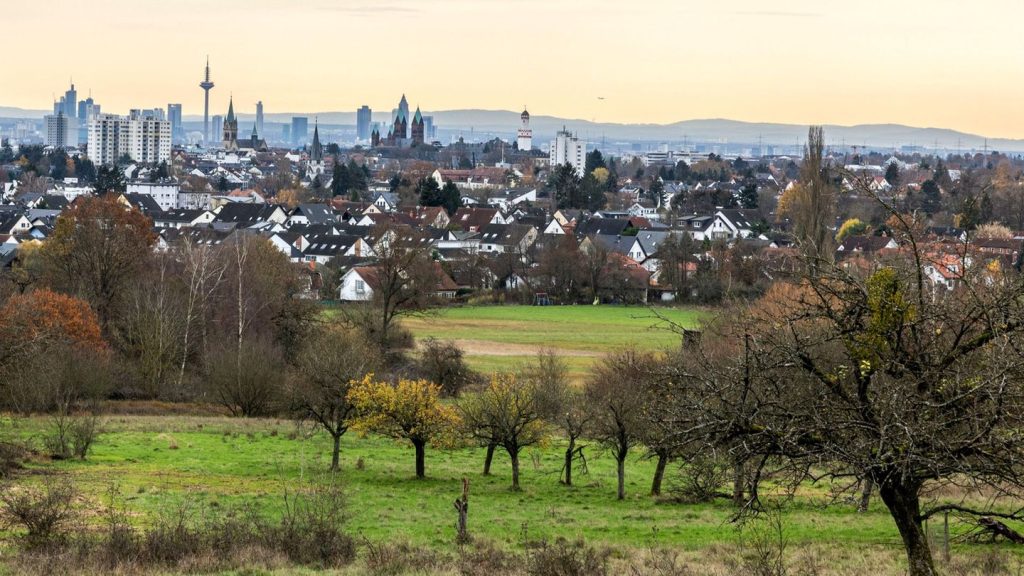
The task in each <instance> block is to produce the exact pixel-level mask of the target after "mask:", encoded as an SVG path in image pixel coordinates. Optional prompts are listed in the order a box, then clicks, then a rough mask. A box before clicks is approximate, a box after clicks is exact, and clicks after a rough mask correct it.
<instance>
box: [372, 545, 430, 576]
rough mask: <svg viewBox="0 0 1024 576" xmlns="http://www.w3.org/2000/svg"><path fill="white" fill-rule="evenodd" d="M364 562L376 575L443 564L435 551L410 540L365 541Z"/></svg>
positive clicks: (425, 569)
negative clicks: (416, 544)
mask: <svg viewBox="0 0 1024 576" xmlns="http://www.w3.org/2000/svg"><path fill="white" fill-rule="evenodd" d="M364 546H365V548H366V553H365V555H364V557H363V562H364V563H365V564H366V568H367V570H368V571H369V573H370V574H374V575H375V576H398V575H399V574H406V573H408V572H412V571H418V572H426V571H429V570H430V569H432V568H437V567H439V566H440V565H441V561H440V559H439V558H438V556H437V555H436V554H434V552H432V551H430V550H428V549H426V548H422V547H419V546H414V545H412V544H409V543H408V542H376V543H375V542H371V541H369V540H367V541H366V542H365V543H364Z"/></svg>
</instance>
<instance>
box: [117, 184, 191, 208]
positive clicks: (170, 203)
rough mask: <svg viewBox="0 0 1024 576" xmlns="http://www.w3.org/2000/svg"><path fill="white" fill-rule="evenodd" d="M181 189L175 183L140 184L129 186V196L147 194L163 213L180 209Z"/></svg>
mask: <svg viewBox="0 0 1024 576" xmlns="http://www.w3.org/2000/svg"><path fill="white" fill-rule="evenodd" d="M180 191H181V188H180V187H179V186H178V184H177V183H174V182H169V183H165V182H138V183H133V184H129V185H128V188H127V190H126V192H127V193H128V194H145V195H146V196H151V197H152V198H153V200H154V201H155V202H156V203H157V204H159V205H160V209H161V210H163V211H165V212H166V211H167V210H173V209H175V208H178V207H179V206H178V193H179V192H180Z"/></svg>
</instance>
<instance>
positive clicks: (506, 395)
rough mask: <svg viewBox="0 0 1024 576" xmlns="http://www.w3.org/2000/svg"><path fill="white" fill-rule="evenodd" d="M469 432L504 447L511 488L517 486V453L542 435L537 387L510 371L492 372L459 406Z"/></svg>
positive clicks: (541, 437) (540, 438) (535, 442)
mask: <svg viewBox="0 0 1024 576" xmlns="http://www.w3.org/2000/svg"><path fill="white" fill-rule="evenodd" d="M459 408H460V411H461V415H462V422H463V423H464V426H465V428H466V429H467V430H468V431H469V433H470V435H472V436H474V437H476V438H478V439H482V440H484V441H485V442H487V443H488V446H491V445H498V446H501V447H502V448H504V449H505V452H507V453H508V456H509V458H510V459H511V461H512V490H519V454H520V453H521V452H522V451H523V448H526V447H527V446H532V445H534V444H537V443H539V442H540V441H541V440H543V439H544V426H543V422H542V421H541V418H540V413H539V411H538V407H537V401H536V388H535V387H534V385H533V383H532V382H531V381H529V380H527V379H519V378H516V377H515V375H513V374H495V375H494V376H493V377H492V378H491V382H490V384H489V385H488V386H487V387H486V388H485V389H484V390H483V391H481V392H479V393H478V394H475V395H473V396H469V397H467V398H466V399H465V400H464V401H463V402H462V403H461V404H460V406H459Z"/></svg>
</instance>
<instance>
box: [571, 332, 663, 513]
mask: <svg viewBox="0 0 1024 576" xmlns="http://www.w3.org/2000/svg"><path fill="white" fill-rule="evenodd" d="M653 364H654V356H653V355H651V354H649V353H645V352H639V351H637V350H635V349H627V350H623V351H621V352H618V353H615V354H612V355H609V356H607V357H606V358H604V359H603V360H602V361H601V362H600V363H599V364H598V365H597V366H596V367H595V368H594V371H593V376H592V377H591V379H590V381H589V382H587V385H586V389H585V394H586V398H587V401H588V403H589V405H590V410H591V414H592V416H593V420H592V421H591V426H590V430H591V432H590V435H591V436H592V437H593V438H594V439H595V440H597V441H599V442H601V443H602V444H603V445H604V446H605V447H606V448H607V449H608V450H609V451H611V453H612V456H613V457H614V458H615V464H616V475H617V476H618V493H617V495H618V499H619V500H624V499H625V498H626V458H627V457H628V456H629V452H630V450H631V449H632V448H633V447H634V446H636V445H637V444H639V443H640V441H641V438H642V435H643V426H644V407H645V400H644V390H645V388H646V387H647V385H648V383H649V381H650V379H651V377H652V376H651V375H652V372H653V370H652V366H653Z"/></svg>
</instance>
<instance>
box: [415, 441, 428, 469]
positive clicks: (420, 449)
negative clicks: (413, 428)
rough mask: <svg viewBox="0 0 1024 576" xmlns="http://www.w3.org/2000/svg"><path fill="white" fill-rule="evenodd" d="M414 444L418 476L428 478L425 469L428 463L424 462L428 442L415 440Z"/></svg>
mask: <svg viewBox="0 0 1024 576" xmlns="http://www.w3.org/2000/svg"><path fill="white" fill-rule="evenodd" d="M412 445H413V446H415V447H416V477H417V478H426V476H427V473H426V471H425V468H426V465H425V462H424V455H425V453H426V447H427V443H426V442H424V441H423V440H413V441H412Z"/></svg>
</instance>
